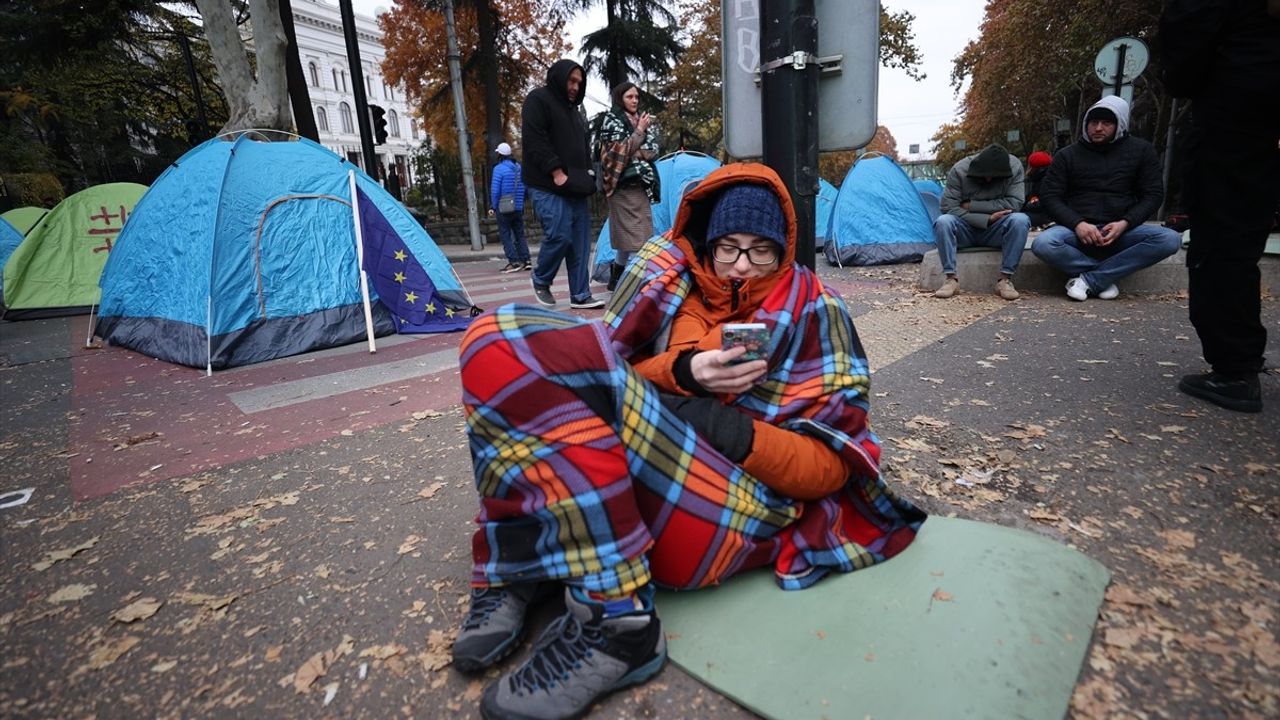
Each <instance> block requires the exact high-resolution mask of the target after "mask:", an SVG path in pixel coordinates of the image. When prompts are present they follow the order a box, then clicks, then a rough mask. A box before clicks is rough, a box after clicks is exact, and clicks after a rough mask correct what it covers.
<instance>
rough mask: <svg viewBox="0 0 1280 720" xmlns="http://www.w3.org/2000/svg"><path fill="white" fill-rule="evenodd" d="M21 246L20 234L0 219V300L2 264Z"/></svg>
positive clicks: (2, 284)
mask: <svg viewBox="0 0 1280 720" xmlns="http://www.w3.org/2000/svg"><path fill="white" fill-rule="evenodd" d="M21 244H22V233H21V232H19V231H18V228H16V227H14V226H12V225H10V224H9V221H7V220H4V219H3V218H0V300H2V299H3V298H4V264H5V263H6V262H8V261H9V256H10V255H12V254H13V251H14V250H17V249H18V246H19V245H21Z"/></svg>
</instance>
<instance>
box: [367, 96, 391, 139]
mask: <svg viewBox="0 0 1280 720" xmlns="http://www.w3.org/2000/svg"><path fill="white" fill-rule="evenodd" d="M369 115H370V116H372V117H373V144H374V145H381V144H383V143H385V142H386V141H387V111H386V110H383V109H382V106H381V105H370V106H369Z"/></svg>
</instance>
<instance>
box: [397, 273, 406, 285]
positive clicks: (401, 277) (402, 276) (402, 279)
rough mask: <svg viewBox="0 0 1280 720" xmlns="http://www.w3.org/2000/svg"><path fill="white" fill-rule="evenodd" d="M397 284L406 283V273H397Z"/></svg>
mask: <svg viewBox="0 0 1280 720" xmlns="http://www.w3.org/2000/svg"><path fill="white" fill-rule="evenodd" d="M396 282H398V283H402V282H404V273H402V272H398V273H396Z"/></svg>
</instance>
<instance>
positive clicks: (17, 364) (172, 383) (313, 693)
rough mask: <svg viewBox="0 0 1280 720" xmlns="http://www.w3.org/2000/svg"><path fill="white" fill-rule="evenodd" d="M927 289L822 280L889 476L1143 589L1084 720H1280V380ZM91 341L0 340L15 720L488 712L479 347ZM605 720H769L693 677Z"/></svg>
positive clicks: (1063, 309)
mask: <svg viewBox="0 0 1280 720" xmlns="http://www.w3.org/2000/svg"><path fill="white" fill-rule="evenodd" d="M447 254H449V256H450V257H451V258H455V259H457V260H458V262H457V264H456V265H455V269H456V271H457V272H458V274H459V275H460V277H461V278H462V280H463V281H464V283H465V284H466V285H467V287H468V289H469V290H470V292H471V293H472V295H473V297H474V298H475V300H476V302H477V303H479V304H481V305H482V306H485V307H492V306H495V305H497V304H500V303H502V302H508V301H518V302H531V301H532V299H533V297H532V289H531V287H530V286H529V281H528V277H527V274H526V273H512V274H508V275H504V274H501V273H499V272H497V270H498V268H500V267H501V262H502V261H501V258H500V256H501V251H500V250H497V251H494V250H493V249H487V250H486V251H482V252H481V253H471V251H470V250H469V248H466V247H465V246H463V247H455V248H448V249H447ZM918 273H919V266H891V267H877V268H844V269H841V268H831V267H828V266H826V265H825V263H822V264H820V268H819V274H820V275H821V277H822V280H823V282H824V283H825V284H827V285H829V286H830V287H832V288H834V289H836V290H837V291H838V292H840V293H841V294H842V295H843V296H844V297H845V298H846V300H847V301H848V303H849V306H850V309H851V312H852V313H853V314H854V316H855V324H856V326H857V328H858V331H859V335H860V337H861V340H862V342H863V343H864V345H865V347H866V350H867V353H868V356H869V358H870V360H871V364H872V369H873V372H874V375H873V379H872V387H871V398H870V400H871V418H872V422H873V428H874V429H875V431H876V432H877V434H878V435H879V437H880V439H881V441H882V443H883V462H882V466H883V469H884V472H885V475H886V479H887V480H888V482H890V483H891V484H893V485H894V486H895V487H897V488H898V489H899V490H900V491H901V492H903V493H905V494H906V495H907V496H909V497H911V498H912V499H913V500H916V501H917V502H919V503H920V504H922V505H923V506H924V507H925V508H927V509H928V510H930V511H931V512H933V513H938V514H954V515H957V516H959V517H964V518H969V519H975V520H981V521H985V522H992V523H997V524H1001V525H1005V526H1009V527H1015V528H1021V529H1024V530H1027V531H1029V532H1034V533H1039V534H1042V535H1045V536H1047V537H1049V538H1051V539H1053V540H1055V541H1057V542H1060V543H1063V544H1067V545H1071V546H1073V547H1076V548H1078V549H1079V550H1080V551H1081V552H1084V553H1086V554H1088V555H1089V556H1091V557H1093V558H1095V559H1097V560H1099V561H1100V562H1102V563H1103V564H1104V565H1106V566H1107V567H1108V568H1109V569H1110V570H1111V572H1112V573H1113V576H1114V583H1113V586H1112V588H1111V589H1110V590H1109V592H1108V600H1107V602H1106V604H1105V605H1104V607H1103V610H1102V615H1101V617H1100V618H1099V621H1098V624H1097V627H1096V628H1095V631H1094V634H1093V638H1092V643H1091V646H1090V654H1089V658H1088V661H1087V663H1086V665H1085V667H1084V668H1083V669H1082V673H1081V676H1080V679H1079V682H1078V684H1077V686H1076V695H1075V700H1074V705H1073V712H1072V715H1073V717H1099V718H1101V717H1176V718H1181V717H1231V718H1250V717H1257V718H1264V717H1275V716H1276V714H1277V710H1278V709H1280V681H1278V680H1277V677H1280V676H1278V675H1277V665H1278V664H1280V647H1278V646H1277V643H1276V634H1275V623H1276V617H1277V613H1278V611H1280V608H1278V607H1277V605H1278V603H1277V598H1278V597H1280V565H1278V562H1277V558H1278V557H1280V555H1278V554H1277V552H1276V547H1277V544H1278V543H1280V532H1278V530H1277V528H1280V523H1278V522H1277V519H1280V456H1277V453H1276V447H1277V446H1280V375H1277V374H1276V373H1275V372H1274V370H1273V371H1272V372H1270V373H1268V374H1267V375H1265V376H1264V377H1263V378H1262V383H1263V394H1264V399H1265V402H1266V407H1265V409H1264V412H1262V413H1260V414H1258V415H1240V414H1235V413H1230V412H1228V411H1225V410H1221V409H1219V408H1216V407H1213V406H1211V405H1208V404H1206V403H1203V402H1200V401H1197V400H1195V399H1193V398H1189V397H1187V396H1185V395H1182V394H1181V393H1179V392H1178V391H1177V390H1176V387H1175V385H1176V382H1177V378H1178V376H1179V375H1180V374H1182V373H1184V372H1193V371H1199V370H1200V369H1201V368H1202V367H1203V363H1202V361H1201V360H1200V357H1199V346H1198V343H1197V342H1196V340H1195V335H1194V332H1192V330H1191V328H1190V326H1189V324H1188V322H1187V319H1186V313H1187V310H1186V303H1185V300H1184V299H1182V298H1180V297H1178V296H1177V295H1176V294H1163V295H1143V296H1139V295H1122V296H1121V298H1120V299H1118V300H1115V301H1101V300H1089V301H1087V302H1084V303H1076V302H1072V301H1070V300H1068V299H1066V298H1065V297H1060V296H1058V295H1056V294H1045V295H1038V294H1035V293H1028V294H1027V295H1026V296H1024V297H1023V298H1022V299H1020V300H1017V301H1015V302H1005V301H1003V300H1000V299H999V298H996V297H995V296H994V295H991V294H990V293H988V292H980V293H979V292H974V293H965V294H962V295H960V296H958V297H956V298H953V299H952V300H947V301H939V300H935V299H933V298H932V297H930V296H929V294H928V293H927V292H924V291H921V290H919V289H917V287H916V282H917V279H918ZM564 282H565V281H564V273H563V272H562V273H560V276H559V277H558V278H557V284H556V286H555V287H554V288H553V291H554V292H555V293H557V294H558V295H559V296H560V297H561V298H565V297H567V294H566V292H567V288H566V287H565V286H564ZM593 291H595V292H596V293H597V294H598V295H601V296H604V295H605V294H606V293H605V291H604V289H603V286H599V285H597V286H595V287H593ZM561 304H562V305H563V304H565V303H563V302H562V303H561ZM1263 308H1264V310H1263V312H1264V318H1265V321H1266V322H1267V324H1268V326H1269V327H1270V328H1273V329H1275V328H1277V327H1280V300H1277V299H1276V298H1274V297H1270V298H1267V299H1266V300H1265V301H1264V304H1263ZM573 314H575V315H577V316H580V317H583V318H588V319H592V318H599V317H600V316H601V312H600V311H576V312H574V313H573ZM86 329H87V318H84V317H80V318H70V319H57V320H42V321H32V322H27V323H0V493H3V492H6V491H10V490H21V489H24V488H31V489H32V493H31V496H30V498H29V500H27V501H26V502H25V503H24V504H21V505H19V506H16V507H12V508H9V509H0V547H2V548H3V552H4V557H5V559H6V561H7V562H6V563H5V564H4V565H3V566H2V567H0V583H2V584H3V586H4V588H5V592H4V593H3V594H0V641H2V642H3V646H4V653H3V658H0V716H3V717H6V718H7V717H15V718H27V717H30V718H47V717H91V716H93V717H98V718H116V717H158V718H179V717H184V718H185V717H253V718H262V717H273V718H274V717H280V718H310V717H341V718H390V717H424V718H437V717H440V718H443V717H449V718H453V717H460V718H475V717H478V710H477V707H476V706H477V702H478V697H479V693H480V691H481V689H482V687H483V686H484V684H485V683H487V682H489V681H490V680H491V679H492V677H493V673H490V674H489V675H486V676H482V677H480V678H469V677H466V676H463V675H461V674H459V673H458V672H456V671H455V670H454V669H452V668H451V667H449V665H448V658H449V654H448V647H449V642H450V639H451V637H452V632H453V631H454V628H456V626H457V623H458V621H459V619H460V617H461V616H462V613H463V611H464V610H465V606H466V605H465V604H466V597H467V578H468V569H469V558H470V540H471V537H470V534H471V532H472V530H473V528H474V524H473V518H474V516H475V512H476V508H477V505H476V501H475V497H474V490H473V484H472V476H471V460H470V454H469V451H468V447H467V440H466V435H465V429H464V422H463V418H462V414H461V409H460V407H459V386H458V378H457V367H456V353H457V343H458V340H459V338H460V335H459V334H457V333H453V334H445V335H431V336H413V337H407V336H406V337H400V336H393V337H387V338H381V339H379V341H378V351H377V353H376V354H369V353H368V352H367V350H366V349H365V348H364V346H363V345H361V344H357V345H352V346H347V347H343V348H335V349H332V350H327V351H323V352H317V353H308V354H306V355H300V356H297V357H293V358H284V359H281V360H277V361H273V362H269V363H263V364H261V365H255V366H250V367H246V368H238V369H235V370H230V371H225V372H219V373H217V374H215V375H213V376H212V377H205V376H204V374H203V372H202V371H200V370H196V369H191V368H184V367H179V366H174V365H170V364H168V363H163V362H159V361H156V360H153V359H150V358H147V357H144V356H140V355H137V354H134V353H131V352H127V351H124V350H121V349H119V348H112V347H107V348H85V347H84V337H85V331H86ZM1268 350H1269V353H1268V357H1269V358H1270V359H1271V361H1272V363H1273V365H1274V363H1275V361H1276V359H1277V358H1280V334H1277V333H1273V334H1272V337H1271V339H1270V343H1269V347H1268ZM955 601H956V602H958V603H962V602H963V598H956V599H955ZM554 612H555V607H554V606H552V607H547V608H544V609H542V610H541V611H540V613H539V614H538V615H537V617H536V619H535V623H534V625H535V632H536V628H538V627H541V625H542V624H544V623H545V622H546V621H547V619H548V618H549V617H550V616H551V615H552V614H553V613H554ZM522 652H527V646H526V649H525V650H522ZM858 660H859V661H860V662H861V661H862V660H861V658H859V659H858ZM904 672H910V669H904ZM856 680H857V678H856V675H855V676H851V679H850V682H856ZM927 690H928V689H927V688H922V692H923V691H927ZM592 717H593V718H608V719H614V718H637V717H646V718H664V719H666V718H670V719H676V718H680V719H683V718H690V717H706V718H747V717H751V714H750V713H748V712H747V711H745V710H743V709H741V708H739V707H738V706H736V705H735V704H734V703H733V702H732V701H730V700H728V699H726V698H723V697H721V696H720V695H718V694H717V693H715V692H714V691H711V690H709V689H707V688H705V687H703V686H702V685H701V684H699V683H697V682H696V681H694V680H693V679H691V678H690V677H689V676H688V675H686V674H685V673H683V672H682V671H681V670H680V669H679V668H676V667H674V666H670V665H668V666H667V667H666V668H665V669H664V670H663V671H662V673H661V674H660V675H659V676H658V677H657V678H656V679H655V680H654V681H653V682H650V683H649V684H647V685H644V686H642V687H640V688H636V689H631V690H627V691H624V692H622V693H619V694H617V695H614V696H612V697H610V698H608V699H607V700H605V701H604V702H603V703H601V704H600V706H599V707H597V708H596V710H595V711H594V713H593V714H592Z"/></svg>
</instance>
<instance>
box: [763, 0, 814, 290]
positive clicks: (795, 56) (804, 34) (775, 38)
mask: <svg viewBox="0 0 1280 720" xmlns="http://www.w3.org/2000/svg"><path fill="white" fill-rule="evenodd" d="M761 5H762V7H761V9H760V61H761V73H760V76H761V77H760V79H761V90H762V108H763V109H762V112H761V114H762V118H761V120H762V125H763V135H764V138H763V139H764V164H765V165H768V166H769V167H771V168H773V169H774V171H776V172H777V173H778V175H779V176H781V177H782V181H783V182H784V183H785V184H786V186H787V190H788V191H790V193H791V201H792V203H793V204H794V205H795V210H796V225H797V228H796V230H797V237H796V262H799V263H800V264H801V265H804V266H805V267H807V268H809V269H813V267H814V227H813V224H814V214H815V205H816V201H817V196H818V74H819V72H820V68H819V67H818V63H817V59H818V58H817V55H818V18H817V16H816V14H815V12H814V0H765V2H763V3H761ZM779 61H783V62H779ZM770 64H773V66H772V67H769V65H770Z"/></svg>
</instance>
